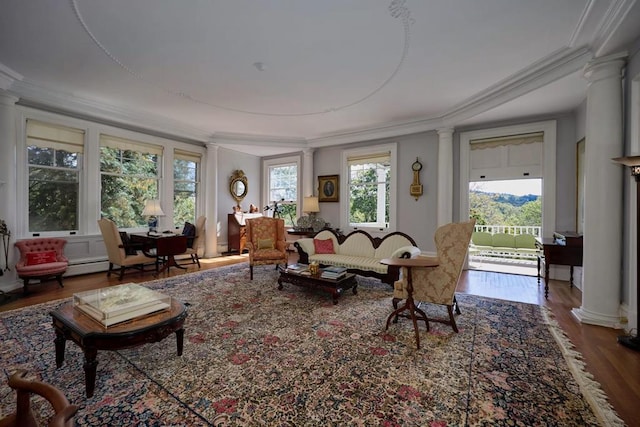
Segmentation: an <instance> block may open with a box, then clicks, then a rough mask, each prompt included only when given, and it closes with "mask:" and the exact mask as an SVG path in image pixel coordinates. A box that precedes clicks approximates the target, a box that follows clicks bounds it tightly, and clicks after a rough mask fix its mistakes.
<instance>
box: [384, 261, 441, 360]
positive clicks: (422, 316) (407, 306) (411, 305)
mask: <svg viewBox="0 0 640 427" xmlns="http://www.w3.org/2000/svg"><path fill="white" fill-rule="evenodd" d="M380 263H381V264H385V265H389V266H394V267H405V268H406V269H407V299H406V300H405V303H404V305H403V306H401V307H399V308H398V309H397V310H394V311H393V313H391V314H390V315H389V317H387V326H386V327H385V328H384V329H385V331H386V330H387V329H389V323H390V322H391V319H393V318H394V317H395V316H397V315H398V314H400V313H402V312H403V311H405V310H408V311H409V318H410V319H411V321H412V322H413V329H414V331H415V334H416V346H417V348H420V333H419V330H418V320H424V323H425V324H426V325H427V331H428V330H429V318H428V317H427V315H426V313H425V312H424V311H422V310H421V309H420V308H419V307H418V306H416V304H415V302H414V301H413V279H412V277H411V269H412V268H413V267H437V266H438V265H439V264H440V260H438V258H436V257H418V258H384V259H382V260H380ZM416 313H417V314H416ZM418 315H419V316H418Z"/></svg>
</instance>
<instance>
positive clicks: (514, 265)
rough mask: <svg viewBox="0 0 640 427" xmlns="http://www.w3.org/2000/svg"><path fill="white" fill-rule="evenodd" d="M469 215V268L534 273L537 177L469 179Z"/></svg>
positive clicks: (539, 193)
mask: <svg viewBox="0 0 640 427" xmlns="http://www.w3.org/2000/svg"><path fill="white" fill-rule="evenodd" d="M469 216H470V217H471V218H474V219H475V220H476V226H475V230H474V239H473V240H472V245H471V248H470V252H469V268H470V269H474V270H483V271H494V272H501V273H512V274H522V275H527V276H536V275H537V274H538V271H537V255H536V254H535V244H534V238H537V237H541V236H542V179H541V178H529V179H504V180H492V181H472V182H469ZM492 239H493V242H491V240H492Z"/></svg>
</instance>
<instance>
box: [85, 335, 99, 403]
mask: <svg viewBox="0 0 640 427" xmlns="http://www.w3.org/2000/svg"><path fill="white" fill-rule="evenodd" d="M97 356H98V350H97V349H95V348H92V347H87V348H85V349H84V360H85V362H84V386H85V389H86V393H87V397H93V391H94V390H95V388H96V370H97V368H98V361H97V360H96V358H97Z"/></svg>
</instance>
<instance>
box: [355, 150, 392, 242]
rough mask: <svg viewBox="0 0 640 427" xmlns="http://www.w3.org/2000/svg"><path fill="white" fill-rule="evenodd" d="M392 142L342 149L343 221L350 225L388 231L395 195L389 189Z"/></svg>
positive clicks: (389, 229)
mask: <svg viewBox="0 0 640 427" xmlns="http://www.w3.org/2000/svg"><path fill="white" fill-rule="evenodd" d="M394 158H395V145H393V146H391V145H384V146H379V147H372V148H368V149H364V150H363V149H358V150H349V151H345V152H344V154H343V161H344V163H345V165H346V176H347V183H346V185H345V187H344V188H345V191H346V194H344V196H346V197H345V200H348V201H349V203H348V205H347V204H345V206H347V208H348V210H346V211H345V214H346V219H347V223H348V224H349V227H352V228H377V229H379V230H381V231H382V230H384V231H391V223H392V217H393V216H394V208H393V206H394V205H395V203H394V202H395V196H394V194H393V193H392V191H391V188H392V187H391V183H392V182H394V176H395V175H394V173H395V172H394V170H393V168H392V165H393V164H394Z"/></svg>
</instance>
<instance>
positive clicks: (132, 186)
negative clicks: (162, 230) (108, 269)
mask: <svg viewBox="0 0 640 427" xmlns="http://www.w3.org/2000/svg"><path fill="white" fill-rule="evenodd" d="M162 152H163V147H162V146H159V145H154V144H147V143H144V142H139V141H132V140H129V139H124V138H119V137H115V136H111V135H104V134H102V135H100V180H101V181H100V184H101V203H100V211H101V216H103V217H105V218H109V219H111V220H112V221H114V222H115V223H116V224H117V225H118V227H120V228H138V227H145V226H146V225H147V219H146V218H144V217H143V216H142V210H143V209H144V203H145V200H147V199H158V194H159V183H160V178H161V173H160V170H161V168H160V165H161V160H162Z"/></svg>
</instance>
